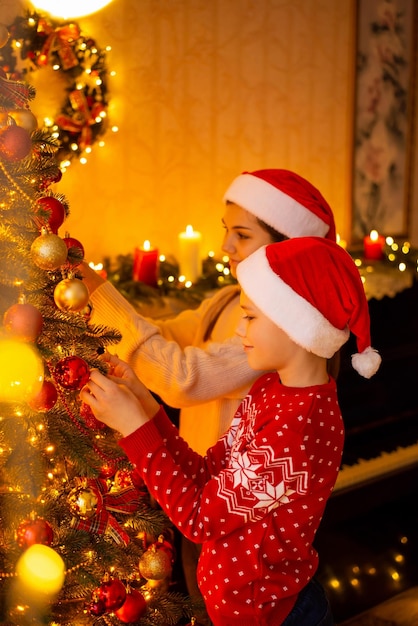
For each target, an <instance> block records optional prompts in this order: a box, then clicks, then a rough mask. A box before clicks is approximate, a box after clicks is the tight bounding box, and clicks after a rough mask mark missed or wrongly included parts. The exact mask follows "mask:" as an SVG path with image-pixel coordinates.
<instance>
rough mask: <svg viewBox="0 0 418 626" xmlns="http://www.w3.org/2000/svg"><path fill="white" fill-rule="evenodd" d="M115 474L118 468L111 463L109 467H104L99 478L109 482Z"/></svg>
mask: <svg viewBox="0 0 418 626" xmlns="http://www.w3.org/2000/svg"><path fill="white" fill-rule="evenodd" d="M115 472H116V467H115V466H114V465H112V464H111V463H109V464H107V465H102V467H101V468H100V474H99V476H100V478H105V479H106V480H107V479H108V478H112V476H114V475H115Z"/></svg>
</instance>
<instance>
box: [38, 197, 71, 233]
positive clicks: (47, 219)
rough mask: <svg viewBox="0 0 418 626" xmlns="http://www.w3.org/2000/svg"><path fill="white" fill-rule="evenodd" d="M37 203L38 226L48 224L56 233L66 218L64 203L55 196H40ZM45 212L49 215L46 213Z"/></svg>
mask: <svg viewBox="0 0 418 626" xmlns="http://www.w3.org/2000/svg"><path fill="white" fill-rule="evenodd" d="M36 204H37V206H38V210H37V211H36V212H37V215H36V222H37V225H38V227H42V226H46V225H47V224H48V225H49V228H50V229H51V231H52V232H53V233H54V234H55V235H56V234H57V232H58V229H59V227H60V226H61V225H62V224H63V222H64V220H65V218H66V212H65V207H64V205H63V204H62V202H60V201H59V200H57V199H56V198H54V197H53V196H44V197H43V198H38V199H37V201H36ZM35 210H36V209H35ZM39 212H41V215H39ZM45 213H46V214H47V216H45V215H44V214H45Z"/></svg>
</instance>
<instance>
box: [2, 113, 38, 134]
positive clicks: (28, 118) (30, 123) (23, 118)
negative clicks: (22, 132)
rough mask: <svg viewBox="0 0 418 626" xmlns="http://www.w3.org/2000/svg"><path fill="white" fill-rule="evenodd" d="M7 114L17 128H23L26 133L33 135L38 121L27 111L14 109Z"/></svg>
mask: <svg viewBox="0 0 418 626" xmlns="http://www.w3.org/2000/svg"><path fill="white" fill-rule="evenodd" d="M8 113H9V117H11V118H13V119H14V121H15V122H16V124H17V125H18V126H21V127H22V128H25V129H26V130H27V131H28V133H33V131H34V130H36V129H37V128H38V120H37V119H36V117H35V116H34V114H33V113H32V111H30V110H29V109H15V110H12V111H9V112H8Z"/></svg>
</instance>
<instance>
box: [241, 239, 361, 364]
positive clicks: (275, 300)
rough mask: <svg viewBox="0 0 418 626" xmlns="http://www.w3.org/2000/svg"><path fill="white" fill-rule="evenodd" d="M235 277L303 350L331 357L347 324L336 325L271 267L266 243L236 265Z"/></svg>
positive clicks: (346, 331) (345, 334)
mask: <svg viewBox="0 0 418 626" xmlns="http://www.w3.org/2000/svg"><path fill="white" fill-rule="evenodd" d="M277 245H281V244H277ZM247 261H248V263H247ZM247 267H249V269H248V271H247ZM237 277H238V281H239V283H240V285H241V287H242V289H243V291H244V292H245V293H246V295H247V296H248V298H250V300H252V301H253V302H254V304H255V305H256V306H257V308H259V309H260V310H261V311H263V313H264V314H265V315H266V316H267V317H268V318H269V319H271V320H272V322H274V323H275V324H277V326H279V327H280V328H281V329H282V330H284V331H285V332H286V333H287V334H288V335H289V337H290V338H291V339H292V340H293V341H294V342H295V343H297V344H298V345H300V346H302V347H303V348H305V350H308V351H309V352H313V353H314V354H316V355H318V356H320V357H323V358H325V359H330V358H331V357H332V356H333V355H334V354H335V353H336V352H337V350H339V348H341V346H342V345H343V344H344V343H345V342H346V341H347V340H348V338H349V336H350V331H349V329H348V328H344V329H342V330H340V329H338V328H335V327H334V326H333V325H332V324H331V323H330V322H329V321H328V320H327V319H326V318H325V317H324V316H323V315H322V313H320V312H319V311H318V309H316V308H315V307H314V306H313V305H312V304H310V303H309V302H308V301H307V300H305V299H304V298H302V297H301V296H300V295H299V294H297V293H296V292H295V291H294V290H293V289H292V288H291V287H290V286H289V285H288V284H287V283H285V282H284V281H283V280H282V279H281V278H280V276H278V275H277V274H276V273H275V272H274V271H273V270H272V269H271V267H270V265H269V262H268V259H267V257H266V253H265V247H262V248H259V249H258V250H256V251H255V252H253V254H252V255H251V256H250V257H248V258H247V259H244V260H243V261H241V263H239V264H238V265H237ZM260 277H262V280H260Z"/></svg>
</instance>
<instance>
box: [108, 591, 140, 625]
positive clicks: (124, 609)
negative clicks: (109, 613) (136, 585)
mask: <svg viewBox="0 0 418 626" xmlns="http://www.w3.org/2000/svg"><path fill="white" fill-rule="evenodd" d="M146 610H147V603H146V600H145V598H144V596H143V595H142V593H141V592H140V591H137V590H136V589H130V590H129V591H128V592H127V594H126V600H125V602H124V603H123V604H122V606H121V607H120V609H118V610H117V611H115V615H116V617H117V618H118V619H119V620H120V621H121V622H123V623H124V624H130V623H131V622H136V621H138V620H139V618H140V617H142V615H144V613H145V611H146Z"/></svg>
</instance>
